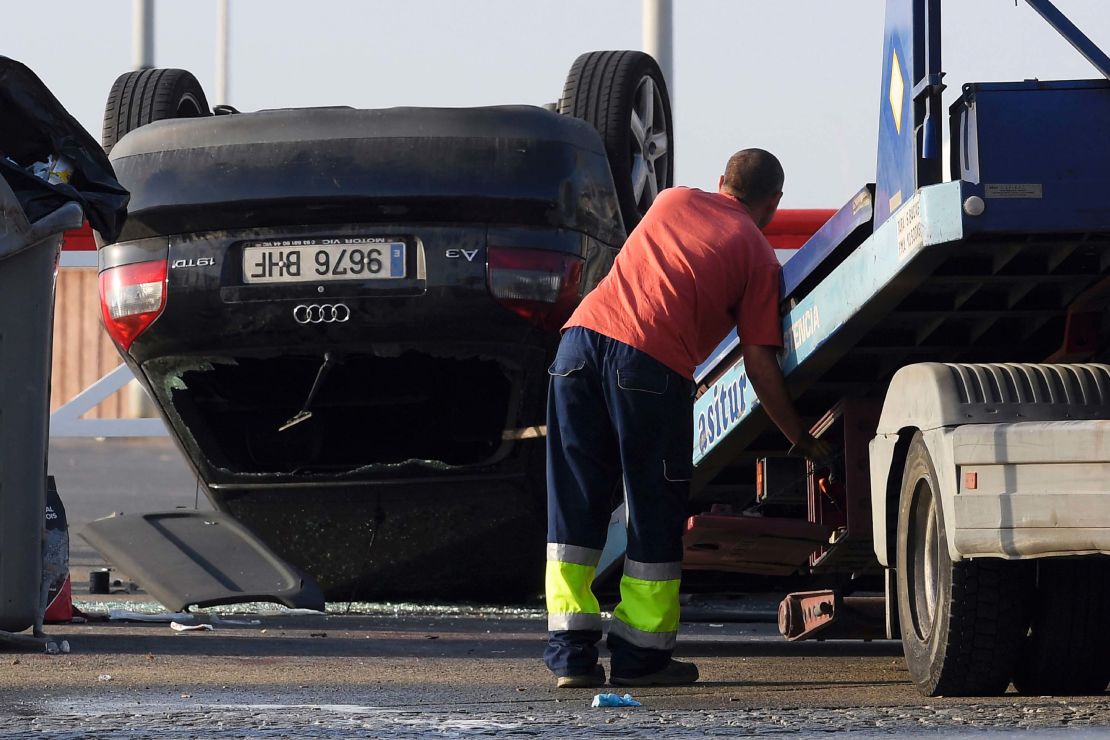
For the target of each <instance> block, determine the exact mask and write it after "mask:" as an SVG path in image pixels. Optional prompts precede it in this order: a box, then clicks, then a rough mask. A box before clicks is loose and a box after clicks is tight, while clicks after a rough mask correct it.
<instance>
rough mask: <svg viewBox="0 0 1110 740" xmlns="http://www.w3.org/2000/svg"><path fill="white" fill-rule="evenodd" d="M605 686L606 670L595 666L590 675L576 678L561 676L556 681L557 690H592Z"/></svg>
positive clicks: (584, 674)
mask: <svg viewBox="0 0 1110 740" xmlns="http://www.w3.org/2000/svg"><path fill="white" fill-rule="evenodd" d="M604 685H605V669H604V668H602V667H601V666H600V665H595V666H594V669H593V670H592V671H591V672H589V673H583V674H578V675H574V676H559V677H557V678H556V679H555V688H557V689H592V688H596V687H598V686H604Z"/></svg>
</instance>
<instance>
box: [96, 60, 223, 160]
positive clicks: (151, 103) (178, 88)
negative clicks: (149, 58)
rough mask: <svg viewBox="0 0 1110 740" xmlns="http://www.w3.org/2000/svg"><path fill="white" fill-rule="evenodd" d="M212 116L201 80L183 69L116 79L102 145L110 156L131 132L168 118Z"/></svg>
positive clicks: (107, 106)
mask: <svg viewBox="0 0 1110 740" xmlns="http://www.w3.org/2000/svg"><path fill="white" fill-rule="evenodd" d="M207 115H210V111H209V110H208V100H207V99H206V98H205V97H204V90H203V88H201V86H200V83H199V82H197V78H196V77H194V76H193V74H192V73H191V72H186V71H185V70H183V69H141V70H139V71H138V72H126V73H124V74H122V75H120V76H119V77H118V78H116V82H115V84H113V85H112V90H111V92H109V93H108V102H107V104H105V106H104V131H103V134H102V135H101V142H102V143H103V144H104V151H107V152H110V151H111V150H112V147H113V146H115V144H116V142H117V141H119V140H120V139H121V138H123V135H124V134H126V133H127V132H128V131H134V130H135V129H137V128H139V127H140V126H145V125H146V124H148V123H152V122H154V121H161V120H164V119H167V118H197V117H199V116H207Z"/></svg>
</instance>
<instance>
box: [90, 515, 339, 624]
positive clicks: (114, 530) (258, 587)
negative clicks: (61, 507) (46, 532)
mask: <svg viewBox="0 0 1110 740" xmlns="http://www.w3.org/2000/svg"><path fill="white" fill-rule="evenodd" d="M79 534H80V535H81V536H82V537H83V538H85V540H86V541H88V543H89V544H90V545H92V546H93V547H94V548H96V550H97V551H98V552H100V554H101V555H103V556H104V558H105V559H106V560H107V561H108V562H109V563H111V564H112V565H113V566H115V567H116V568H119V569H120V570H122V571H124V572H125V573H127V574H128V575H130V576H131V577H133V578H134V579H135V580H137V581H138V582H139V584H140V585H141V586H142V587H143V588H144V589H145V590H146V591H147V592H148V593H149V594H151V595H152V596H154V598H156V599H158V601H160V602H162V605H163V606H165V607H166V608H167V609H171V610H174V611H181V610H184V609H186V608H188V607H189V606H198V607H203V606H216V605H219V604H241V603H249V602H255V601H272V602H277V603H279V604H284V605H285V606H288V607H291V608H304V609H317V610H323V608H324V596H323V593H322V592H321V591H320V588H319V586H317V585H316V582H315V581H314V580H312V578H310V577H309V576H308V575H306V574H304V573H302V572H300V571H299V570H297V569H296V568H295V567H293V566H292V565H290V564H289V563H286V562H285V561H284V560H282V559H281V558H279V557H278V556H277V555H275V554H274V552H273V551H272V550H270V548H269V547H267V546H266V545H265V544H263V543H262V542H261V541H260V540H259V539H258V538H257V537H255V535H254V534H253V533H252V532H251V531H250V530H249V529H247V528H246V527H244V526H243V525H242V524H240V523H239V522H237V521H235V520H234V519H232V518H231V517H230V516H228V515H226V514H223V513H221V512H217V511H186V510H179V511H167V512H155V513H150V514H135V515H118V516H110V517H105V518H103V519H97V520H96V521H94V522H91V523H89V524H88V525H86V526H85V527H84V528H83V529H82V530H81V531H80V532H79Z"/></svg>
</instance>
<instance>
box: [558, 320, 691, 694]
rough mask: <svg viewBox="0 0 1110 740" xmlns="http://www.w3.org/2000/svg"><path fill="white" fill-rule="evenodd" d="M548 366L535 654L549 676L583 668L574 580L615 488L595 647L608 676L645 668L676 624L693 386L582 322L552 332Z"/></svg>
mask: <svg viewBox="0 0 1110 740" xmlns="http://www.w3.org/2000/svg"><path fill="white" fill-rule="evenodd" d="M549 372H550V375H551V387H550V392H549V396H548V407H547V512H548V520H547V521H548V525H547V542H548V571H547V572H548V577H547V590H548V610H549V619H548V625H549V627H548V629H549V644H548V648H547V650H546V651H545V654H544V660H545V662H546V663H547V666H548V667H549V668H550V669H551V670H552V671H553V672H554V673H555V674H556V675H560V676H563V675H586V674H589V673H590V671H591V670H593V666H594V665H595V664H596V663H597V658H598V651H597V647H596V643H597V642H598V641H599V640H600V638H601V618H600V612H599V610H598V608H597V603H596V599H595V598H594V597H593V594H592V591H591V590H590V588H589V582H588V581H586V582H581V581H583V580H584V579H586V578H589V579H590V580H592V575H593V572H594V568H596V566H597V559H598V558H599V557H600V553H601V550H602V548H603V547H604V545H605V538H606V531H607V529H608V524H609V519H610V515H611V511H612V504H613V501H614V498H615V494H616V493H617V491H619V487H620V486H621V485H622V484H623V489H624V500H625V504H626V515H627V520H626V522H627V531H628V549H627V552H626V559H625V564H624V578H623V579H622V582H621V604H620V605H618V606H617V608H616V609H615V610H614V619H613V622H612V625H611V627H610V631H609V638H608V641H607V646H608V648H609V650H610V653H611V655H612V666H611V670H612V673H613V675H619V676H622V677H632V676H637V675H643V674H646V673H651V672H653V671H655V670H658V669H660V668H662V667H663V666H665V665H666V664H667V663H668V661H669V660H670V657H671V653H672V652H673V648H674V637H675V635H676V634H677V629H678V582H679V579H680V577H681V562H682V532H683V526H684V523H685V519H686V517H687V511H688V500H689V493H690V478H691V474H692V470H693V466H692V462H691V454H692V449H693V421H692V404H693V384H692V383H691V381H689V380H688V379H686V378H685V377H683V376H682V375H681V374H679V373H676V372H675V371H673V370H671V369H670V368H668V367H667V366H665V365H663V364H662V363H660V362H658V361H657V360H655V359H653V358H652V357H650V356H649V355H647V354H645V353H643V352H641V351H639V350H637V349H635V348H633V347H630V346H628V345H627V344H624V343H622V342H618V341H616V340H615V339H611V338H609V337H607V336H604V335H602V334H599V333H597V332H594V331H591V330H588V329H584V328H582V327H572V328H571V329H569V330H567V331H566V332H565V333H564V334H563V337H562V341H561V342H560V344H559V350H558V353H557V354H556V357H555V361H554V363H552V365H551V368H550V371H549ZM575 579H579V581H580V582H579V583H575V582H574V580H575ZM560 593H561V594H562V595H560ZM554 612H559V613H554ZM594 612H596V613H594Z"/></svg>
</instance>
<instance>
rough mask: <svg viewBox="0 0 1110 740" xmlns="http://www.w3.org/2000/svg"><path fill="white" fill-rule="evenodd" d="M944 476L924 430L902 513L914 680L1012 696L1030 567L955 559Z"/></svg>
mask: <svg viewBox="0 0 1110 740" xmlns="http://www.w3.org/2000/svg"><path fill="white" fill-rule="evenodd" d="M938 480H939V479H938V478H937V471H936V469H935V467H934V465H933V460H932V457H931V456H930V454H929V450H928V448H927V447H926V445H925V441H924V439H923V438H922V436H921V433H920V432H918V433H916V434H915V435H914V438H913V441H912V442H911V443H910V448H909V451H908V453H907V455H906V466H905V469H904V473H903V476H902V493H901V500H900V502H899V508H898V541H897V542H898V544H897V547H898V550H897V562H896V566H897V578H898V588H897V591H898V620H899V623H900V628H901V632H902V648H903V651H904V652H905V655H906V665H907V667H908V668H909V672H910V677H911V678H912V679H913V682H914V683H915V684H916V685H917V688H918V690H920V691H921V693H923V694H924V695H926V696H990V695H997V694H1001V693H1003V692H1005V691H1006V687H1007V686H1009V684H1010V678H1011V676H1013V673H1014V668H1015V664H1016V662H1017V657H1018V654H1019V648H1020V646H1021V644H1022V641H1023V640H1024V638H1025V632H1026V629H1027V627H1028V624H1029V618H1028V607H1027V604H1028V597H1029V593H1030V590H1031V585H1032V577H1031V574H1032V570H1031V568H1030V567H1029V564H1028V563H1023V562H1010V561H1004V560H998V559H990V558H983V559H979V560H973V561H962V562H956V563H954V562H952V559H951V557H950V556H949V553H948V536H947V532H946V531H945V526H944V515H943V512H942V511H941V504H940V498H939V489H938V487H937V481H938Z"/></svg>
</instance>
